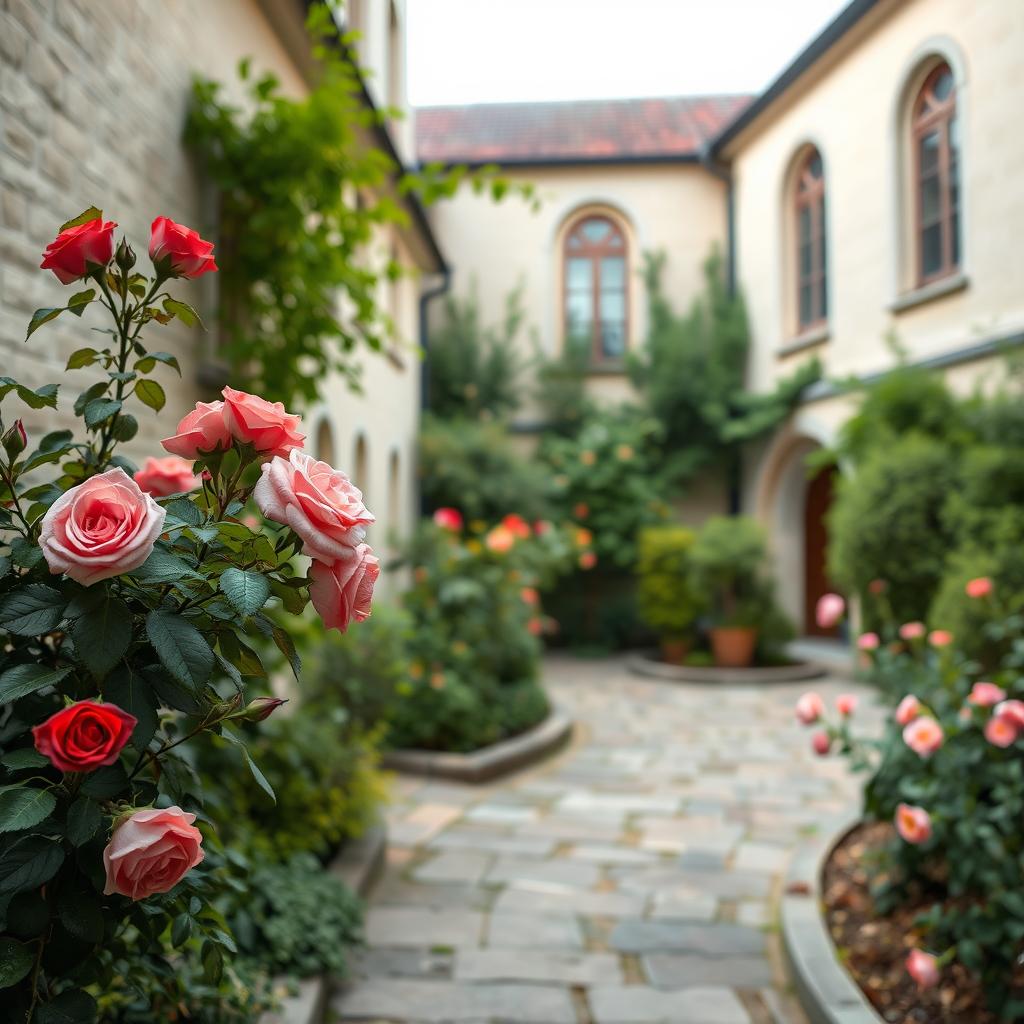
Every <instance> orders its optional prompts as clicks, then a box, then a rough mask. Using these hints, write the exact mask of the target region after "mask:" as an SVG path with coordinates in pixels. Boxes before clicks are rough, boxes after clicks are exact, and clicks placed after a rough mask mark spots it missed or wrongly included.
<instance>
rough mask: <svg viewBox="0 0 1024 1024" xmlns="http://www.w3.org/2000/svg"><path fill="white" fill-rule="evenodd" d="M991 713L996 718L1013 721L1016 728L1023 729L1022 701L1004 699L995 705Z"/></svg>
mask: <svg viewBox="0 0 1024 1024" xmlns="http://www.w3.org/2000/svg"><path fill="white" fill-rule="evenodd" d="M993 714H994V715H995V716H996V717H997V718H1005V719H1006V720H1007V721H1008V722H1013V724H1014V725H1015V726H1016V727H1017V729H1024V701H1019V700H1004V701H1003V702H1002V703H1001V704H997V705H996V706H995V708H994V710H993Z"/></svg>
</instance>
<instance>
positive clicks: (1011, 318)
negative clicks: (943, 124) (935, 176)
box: [726, 0, 1024, 390]
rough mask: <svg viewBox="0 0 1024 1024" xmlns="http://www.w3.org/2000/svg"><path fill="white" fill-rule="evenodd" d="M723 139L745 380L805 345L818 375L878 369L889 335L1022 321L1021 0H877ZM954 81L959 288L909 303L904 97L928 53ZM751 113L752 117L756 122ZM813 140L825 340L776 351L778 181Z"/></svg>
mask: <svg viewBox="0 0 1024 1024" xmlns="http://www.w3.org/2000/svg"><path fill="white" fill-rule="evenodd" d="M835 50H836V56H835V57H834V58H826V61H825V64H826V65H827V66H826V67H824V68H822V69H818V70H812V71H811V72H810V73H808V74H807V75H806V76H805V81H804V82H803V83H802V84H801V85H799V86H797V87H794V88H793V89H792V90H791V95H790V96H789V97H787V98H786V99H784V100H782V101H780V102H779V103H778V104H777V107H778V109H777V110H775V111H773V112H770V113H769V114H767V115H764V116H763V117H762V118H761V119H760V121H757V122H755V123H754V124H753V125H752V126H751V127H750V128H749V129H748V130H747V131H746V132H744V133H742V134H741V135H740V136H738V138H737V139H736V140H735V141H734V143H733V144H732V145H730V147H729V148H728V150H727V154H726V155H727V156H729V157H730V159H731V161H732V165H733V170H734V178H735V188H736V220H737V232H738V247H737V254H736V255H737V269H738V276H739V280H740V281H741V283H742V286H743V288H744V290H745V293H746V297H747V301H748V304H749V310H750V317H751V325H752V330H753V337H754V344H753V352H752V356H751V360H750V366H749V380H750V383H751V385H752V386H753V387H754V388H755V389H757V390H766V389H767V388H769V387H770V386H771V384H772V382H773V381H774V380H775V379H777V378H778V377H779V376H781V375H785V374H788V373H790V372H791V371H792V369H793V367H794V365H796V364H798V363H799V362H800V361H801V360H803V359H805V358H808V355H809V353H810V352H813V353H814V354H816V355H818V356H819V357H820V358H821V359H822V361H823V363H824V365H825V369H826V372H827V373H828V374H829V375H832V376H845V375H848V374H863V373H870V372H875V371H878V370H881V369H883V368H884V367H886V366H888V365H891V363H892V361H893V356H892V354H891V352H890V351H889V349H888V348H887V346H886V344H885V341H884V338H885V336H886V335H887V334H888V333H890V332H894V333H895V335H896V336H897V337H898V339H899V341H900V343H901V344H902V345H904V346H905V347H906V349H907V352H908V354H909V357H910V358H911V359H920V358H926V357H930V356H934V355H936V354H939V353H942V352H947V351H949V350H952V349H956V348H959V347H962V346H966V345H969V344H972V343H975V342H977V341H980V340H982V339H983V338H986V337H989V336H994V335H997V334H998V335H1004V334H1011V333H1013V332H1015V331H1020V330H1021V329H1022V328H1024V260H1022V259H1021V257H1020V253H1019V239H1020V237H1021V236H1022V234H1024V179H1022V178H1021V176H1020V175H1019V174H1016V173H1015V172H1014V171H1013V169H1014V168H1018V167H1020V166H1022V165H1024V134H1022V133H1021V132H1019V131H1017V130H1015V128H1013V127H1011V126H1013V125H1015V124H1017V123H1018V122H1019V111H1020V104H1021V100H1022V99H1024V77H1022V72H1021V68H1022V64H1021V54H1022V53H1024V3H1018V2H1016V0H900V2H895V0H890V2H889V3H886V4H883V5H881V7H880V8H879V9H878V11H877V13H876V14H875V15H874V16H869V17H867V18H865V19H864V22H863V24H862V25H861V26H859V27H858V28H856V29H854V30H853V31H852V32H851V33H850V34H849V38H847V39H845V40H843V41H842V42H841V43H840V44H839V45H837V47H836V48H835ZM936 58H942V59H945V60H947V61H948V62H949V64H950V66H951V67H952V69H953V71H954V74H955V76H956V79H957V90H958V113H959V116H960V118H961V127H962V138H963V144H962V145H963V150H962V152H963V156H962V190H963V205H962V214H961V224H962V228H961V237H962V252H963V258H962V268H963V272H964V274H965V276H966V278H967V286H966V287H965V288H962V289H961V290H959V291H956V292H953V293H950V294H947V295H944V296H943V297H941V298H936V299H933V300H932V301H930V302H926V303H922V304H920V305H917V306H914V307H913V308H909V309H905V310H902V311H896V310H894V309H893V305H894V303H896V302H897V301H898V300H899V299H900V297H901V296H903V295H905V294H906V293H907V292H908V291H909V290H910V289H911V280H910V278H911V273H912V268H911V263H910V259H909V252H908V249H909V245H908V239H907V234H906V231H905V230H904V226H905V225H906V224H907V223H908V222H909V221H908V218H909V216H910V208H908V205H907V196H906V192H907V188H906V182H905V177H904V175H905V172H906V167H907V159H906V157H907V153H906V150H907V145H906V138H905V134H904V126H905V103H906V102H907V101H908V99H909V98H910V97H908V95H907V94H908V92H909V93H912V92H913V91H915V89H916V86H917V85H919V83H920V77H921V72H922V70H923V69H924V67H925V66H926V63H927V61H928V60H929V59H931V60H933V61H934V60H935V59H936ZM762 122H763V123H762ZM808 143H813V144H814V145H816V146H817V147H818V149H819V151H820V153H821V155H822V158H823V161H824V166H825V176H826V189H827V193H826V194H827V227H828V262H829V300H830V316H829V338H828V340H826V341H824V342H822V343H820V344H818V345H815V346H813V347H812V348H811V349H806V350H804V351H803V352H801V353H800V354H794V355H790V356H788V357H780V351H779V350H780V349H781V348H783V347H784V346H785V345H786V344H787V343H788V342H790V341H792V338H793V334H794V331H793V328H792V315H791V303H790V302H788V293H789V292H790V291H791V289H792V287H793V283H792V274H791V268H792V260H793V256H792V253H791V247H790V246H789V245H787V239H788V236H789V231H788V230H787V229H788V227H789V217H790V216H791V214H790V206H789V203H788V201H787V187H786V186H787V176H788V174H789V171H790V168H791V165H792V161H793V159H794V157H795V156H796V154H797V153H798V152H799V151H800V149H801V147H803V146H805V145H806V144H808Z"/></svg>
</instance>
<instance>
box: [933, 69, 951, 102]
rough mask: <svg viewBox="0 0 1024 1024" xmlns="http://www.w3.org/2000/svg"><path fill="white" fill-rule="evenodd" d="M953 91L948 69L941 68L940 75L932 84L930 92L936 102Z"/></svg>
mask: <svg viewBox="0 0 1024 1024" xmlns="http://www.w3.org/2000/svg"><path fill="white" fill-rule="evenodd" d="M952 91H953V75H952V74H951V73H950V70H949V68H943V70H942V72H941V74H940V75H939V76H938V77H937V78H936V79H935V81H934V82H933V83H932V92H933V93H934V94H935V98H936V99H937V100H944V99H945V98H946V97H947V96H948V95H949V94H950V93H951V92H952Z"/></svg>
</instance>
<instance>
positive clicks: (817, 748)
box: [811, 732, 832, 757]
mask: <svg viewBox="0 0 1024 1024" xmlns="http://www.w3.org/2000/svg"><path fill="white" fill-rule="evenodd" d="M811 747H812V749H813V750H814V752H815V753H816V754H817V755H818V757H824V756H825V755H826V754H827V753H828V752H829V751H830V750H831V749H832V740H831V738H830V737H829V734H828V733H827V732H816V733H815V734H814V735H813V736H812V737H811Z"/></svg>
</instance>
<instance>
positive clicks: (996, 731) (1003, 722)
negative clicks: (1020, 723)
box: [985, 715, 1017, 748]
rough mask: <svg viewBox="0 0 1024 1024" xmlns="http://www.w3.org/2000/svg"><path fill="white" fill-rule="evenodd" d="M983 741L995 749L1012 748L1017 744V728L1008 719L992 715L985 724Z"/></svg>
mask: <svg viewBox="0 0 1024 1024" xmlns="http://www.w3.org/2000/svg"><path fill="white" fill-rule="evenodd" d="M985 739H987V740H988V741H989V743H991V744H992V745H993V746H995V747H1004V748H1005V747H1012V746H1013V744H1014V743H1016V742H1017V726H1016V724H1015V723H1014V722H1013V720H1012V719H1010V718H1000V717H999V716H998V715H993V716H992V717H991V718H990V719H989V720H988V721H987V722H986V723H985Z"/></svg>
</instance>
